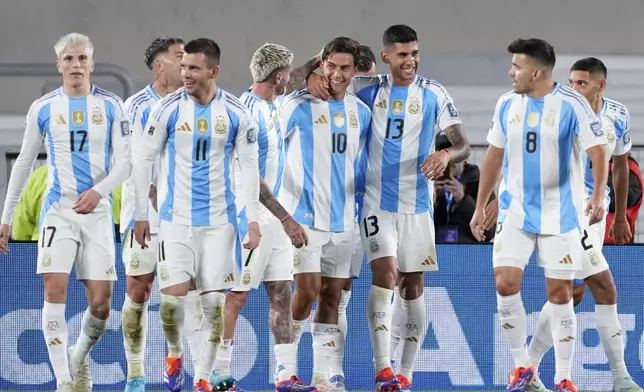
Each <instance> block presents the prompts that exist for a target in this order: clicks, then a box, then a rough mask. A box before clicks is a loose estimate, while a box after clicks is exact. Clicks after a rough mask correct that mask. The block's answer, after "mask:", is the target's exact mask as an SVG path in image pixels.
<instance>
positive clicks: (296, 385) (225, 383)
mask: <svg viewBox="0 0 644 392" xmlns="http://www.w3.org/2000/svg"><path fill="white" fill-rule="evenodd" d="M292 63H293V53H292V52H291V51H290V50H288V49H287V48H286V47H284V46H281V45H276V44H272V43H267V44H265V45H263V46H262V47H260V48H259V49H257V50H256V51H255V53H254V54H253V57H252V59H251V62H250V71H251V74H252V76H253V86H252V87H251V88H250V90H248V91H246V92H244V93H243V94H242V95H241V97H240V101H242V102H243V103H244V105H246V107H247V108H248V110H249V111H250V113H251V115H252V116H253V119H254V120H255V121H256V123H257V129H258V131H257V139H258V143H257V144H258V146H259V175H260V178H262V182H261V184H260V194H259V200H260V202H261V203H262V204H264V206H265V208H260V212H259V214H258V222H259V224H260V231H261V232H262V233H264V235H263V236H264V238H263V239H262V241H261V243H260V245H259V247H258V248H257V249H255V250H254V251H253V252H252V253H251V252H249V251H247V250H245V249H244V250H242V254H241V258H240V259H238V260H237V261H238V265H237V271H236V272H237V273H236V283H235V287H233V288H232V290H230V291H229V292H228V293H227V294H226V304H225V306H224V330H223V337H222V342H221V347H220V348H219V350H218V351H217V361H216V362H215V371H214V372H213V376H212V378H211V383H212V385H213V387H214V388H215V389H216V390H231V391H233V390H237V391H240V390H241V389H240V388H238V387H237V386H236V385H235V380H234V379H233V378H232V376H231V374H230V362H231V356H232V351H233V337H234V332H235V326H236V324H237V318H238V317H239V313H240V312H241V310H242V308H243V307H244V304H245V303H246V301H247V299H248V294H249V292H250V289H251V288H252V289H257V288H258V287H259V284H260V282H264V286H265V287H266V293H267V295H268V299H269V301H270V314H269V326H270V329H271V332H272V333H273V340H274V345H275V346H274V349H275V359H276V360H277V372H276V374H275V384H276V386H275V390H276V391H280V392H289V391H313V390H315V388H314V387H309V386H306V385H304V384H303V383H302V382H301V381H300V380H299V379H298V378H297V377H296V376H295V374H296V369H295V363H296V356H297V350H296V346H295V344H294V343H293V326H292V322H291V282H292V281H293V250H292V249H293V245H295V246H297V247H301V246H303V245H304V244H305V242H306V233H305V232H304V229H303V228H302V226H300V224H299V223H297V222H296V221H295V220H294V219H293V218H292V217H291V215H290V214H289V213H288V212H286V210H285V209H284V208H283V207H282V205H281V204H280V203H279V202H278V201H277V199H276V197H277V196H278V194H279V191H280V187H281V184H282V178H283V174H284V161H285V150H284V138H283V135H282V131H281V129H280V125H279V111H280V108H279V99H280V97H281V96H282V94H284V90H285V88H286V85H287V83H288V81H289V75H290V72H291V67H292ZM241 191H242V192H239V193H237V197H239V196H240V194H241V193H243V189H242V190H241ZM239 207H240V206H238V208H239ZM241 207H243V205H241ZM240 215H241V216H240V225H239V226H240V237H241V238H244V236H245V235H246V234H245V227H246V225H247V223H246V222H247V219H246V216H245V212H244V211H241V214H240ZM289 237H290V238H289Z"/></svg>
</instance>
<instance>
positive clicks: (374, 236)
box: [360, 204, 438, 273]
mask: <svg viewBox="0 0 644 392" xmlns="http://www.w3.org/2000/svg"><path fill="white" fill-rule="evenodd" d="M360 232H361V235H362V245H363V246H364V249H365V252H366V253H367V260H368V261H369V262H370V263H371V262H372V261H374V260H376V259H379V258H381V257H395V258H397V259H398V270H399V271H400V272H403V273H405V272H407V273H408V272H429V271H437V270H438V264H437V262H436V244H435V238H436V237H435V235H434V221H433V219H432V216H431V215H430V213H429V211H428V212H423V213H420V214H400V213H397V212H389V211H383V210H381V209H380V208H378V207H371V206H368V205H366V204H365V206H364V207H363V210H362V224H361V225H360Z"/></svg>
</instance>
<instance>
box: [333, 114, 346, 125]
mask: <svg viewBox="0 0 644 392" xmlns="http://www.w3.org/2000/svg"><path fill="white" fill-rule="evenodd" d="M333 124H334V125H335V126H336V127H338V128H340V127H342V126H344V113H334V114H333Z"/></svg>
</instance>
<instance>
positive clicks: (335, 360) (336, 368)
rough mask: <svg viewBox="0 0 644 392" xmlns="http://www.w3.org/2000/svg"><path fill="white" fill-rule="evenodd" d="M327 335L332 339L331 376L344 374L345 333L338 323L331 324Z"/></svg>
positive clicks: (330, 355)
mask: <svg viewBox="0 0 644 392" xmlns="http://www.w3.org/2000/svg"><path fill="white" fill-rule="evenodd" d="M327 335H328V336H329V337H330V338H331V339H332V340H331V344H330V346H329V377H333V376H342V377H344V371H343V370H342V362H343V360H344V356H343V354H344V333H343V332H342V331H341V330H340V328H339V327H338V325H331V326H330V327H329V328H328V329H327Z"/></svg>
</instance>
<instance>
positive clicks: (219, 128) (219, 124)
mask: <svg viewBox="0 0 644 392" xmlns="http://www.w3.org/2000/svg"><path fill="white" fill-rule="evenodd" d="M215 133H216V134H217V135H223V134H225V133H226V120H225V119H224V116H217V119H216V120H215Z"/></svg>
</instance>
